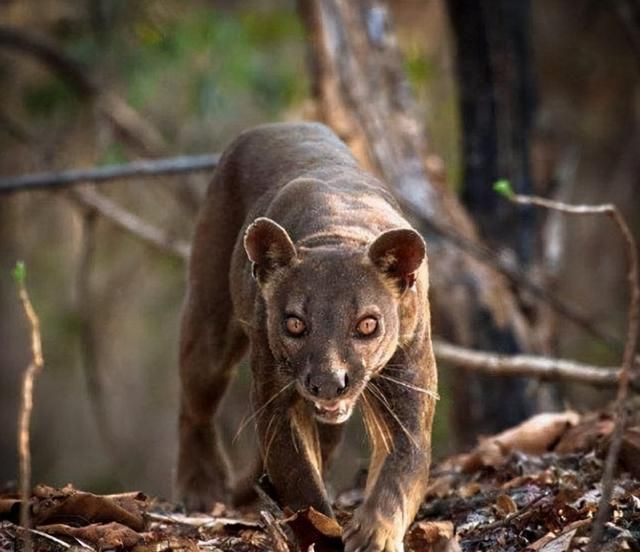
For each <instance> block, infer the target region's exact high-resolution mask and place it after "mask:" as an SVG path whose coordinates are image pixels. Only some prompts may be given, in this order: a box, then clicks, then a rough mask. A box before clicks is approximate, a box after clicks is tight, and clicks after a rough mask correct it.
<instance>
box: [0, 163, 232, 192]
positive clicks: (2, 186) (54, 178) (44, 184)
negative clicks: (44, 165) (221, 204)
mask: <svg viewBox="0 0 640 552" xmlns="http://www.w3.org/2000/svg"><path fill="white" fill-rule="evenodd" d="M219 159H220V155H219V154H211V155H182V156H178V157H167V158H163V159H155V160H144V161H132V162H131V163H123V164H121V165H108V166H106V167H94V168H91V169H77V170H70V171H60V172H45V173H37V174H27V175H24V176H14V177H9V178H0V194H3V193H10V192H17V191H27V190H39V189H45V188H46V189H56V188H66V187H69V186H72V185H73V184H86V183H88V182H93V183H100V182H109V181H113V180H118V179H123V178H133V177H135V178H143V177H144V178H146V177H152V176H159V175H172V174H183V173H192V172H197V171H208V170H211V169H213V168H215V166H216V165H217V164H218V161H219Z"/></svg>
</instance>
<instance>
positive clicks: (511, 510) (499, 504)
mask: <svg viewBox="0 0 640 552" xmlns="http://www.w3.org/2000/svg"><path fill="white" fill-rule="evenodd" d="M496 509H497V510H498V512H499V513H500V515H501V516H502V517H507V516H509V515H511V514H515V513H516V512H517V511H518V505H517V504H516V503H515V501H514V500H513V498H511V497H510V496H509V495H506V494H501V495H500V496H498V498H496Z"/></svg>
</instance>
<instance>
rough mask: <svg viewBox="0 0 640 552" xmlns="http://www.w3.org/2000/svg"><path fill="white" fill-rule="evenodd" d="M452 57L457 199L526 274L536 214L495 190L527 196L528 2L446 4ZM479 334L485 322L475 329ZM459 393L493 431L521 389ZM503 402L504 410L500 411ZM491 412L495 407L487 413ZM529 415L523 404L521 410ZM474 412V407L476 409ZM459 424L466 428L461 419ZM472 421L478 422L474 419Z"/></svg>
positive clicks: (494, 335)
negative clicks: (459, 177) (507, 185)
mask: <svg viewBox="0 0 640 552" xmlns="http://www.w3.org/2000/svg"><path fill="white" fill-rule="evenodd" d="M447 8H448V11H449V18H450V22H451V28H452V31H453V33H452V35H453V40H454V44H455V50H456V54H457V55H456V67H457V76H458V79H457V82H458V91H459V104H460V113H461V119H462V147H463V175H464V177H463V192H462V199H463V202H464V204H465V206H466V207H467V209H468V211H469V212H471V213H473V216H474V220H475V221H476V222H477V224H478V226H479V229H480V233H481V235H482V237H483V238H484V239H485V240H486V241H487V242H488V243H489V244H490V246H491V247H492V248H494V249H496V250H497V249H502V250H503V253H507V254H508V258H509V259H511V261H512V262H516V263H517V266H518V267H519V268H520V269H521V270H523V271H526V270H527V268H528V267H529V266H530V265H531V263H532V262H533V260H534V241H535V237H536V227H535V218H534V211H533V210H532V209H530V208H527V207H521V208H516V207H514V206H513V205H512V204H510V203H509V202H507V201H505V200H504V199H503V198H502V197H500V196H499V195H498V194H496V193H495V192H494V190H493V184H494V183H495V182H496V181H497V180H499V179H507V180H509V181H510V182H511V184H512V186H513V187H514V189H515V190H516V191H517V192H518V193H522V194H530V193H532V185H531V173H530V160H529V148H530V136H531V129H532V121H533V113H534V108H535V92H534V90H535V84H534V76H533V67H532V55H531V6H530V2H529V0H521V1H518V2H513V1H511V0H497V1H488V0H447ZM474 325H475V326H476V327H482V326H485V327H486V325H485V324H484V320H483V319H482V317H481V318H479V319H477V321H476V323H475V324H474ZM476 339H477V344H478V346H480V347H482V348H497V349H498V350H500V351H501V352H505V353H515V352H517V351H518V344H517V343H516V342H515V340H514V339H513V337H512V336H511V335H509V333H508V332H502V331H497V332H496V331H493V330H492V329H490V328H487V330H486V331H483V332H479V333H478V334H477V336H476ZM470 379H471V381H472V385H468V383H467V384H466V385H464V386H463V388H462V389H461V390H460V393H461V394H467V395H468V398H467V399H466V401H465V402H467V403H468V404H472V405H476V404H477V403H479V402H485V403H487V406H486V407H484V408H483V409H482V410H483V412H482V414H481V419H480V420H479V421H480V425H481V427H482V428H483V430H490V429H492V427H493V426H494V425H495V424H494V423H492V419H494V418H495V417H496V416H500V415H501V414H502V413H503V412H504V409H507V410H508V411H510V412H511V414H509V417H511V416H512V415H514V414H517V413H518V411H519V410H520V407H519V406H518V404H517V402H515V401H522V400H523V399H525V397H524V392H525V383H524V382H523V381H516V380H495V379H493V378H489V377H486V376H484V377H483V376H471V378H470ZM503 403H504V404H503ZM491 405H494V406H491ZM523 406H524V408H525V409H526V408H527V407H528V405H527V404H526V401H525V403H523ZM475 408H476V407H475V406H474V409H475ZM460 415H461V416H462V417H463V419H461V420H460V421H459V424H458V425H462V424H464V423H465V420H464V417H465V416H464V414H463V413H460ZM474 421H475V420H474Z"/></svg>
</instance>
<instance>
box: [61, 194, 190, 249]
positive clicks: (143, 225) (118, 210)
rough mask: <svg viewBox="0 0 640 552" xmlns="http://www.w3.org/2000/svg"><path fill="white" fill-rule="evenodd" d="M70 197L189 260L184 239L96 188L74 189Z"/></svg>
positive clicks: (152, 243) (143, 237) (133, 232)
mask: <svg viewBox="0 0 640 552" xmlns="http://www.w3.org/2000/svg"><path fill="white" fill-rule="evenodd" d="M70 197H72V198H73V199H74V200H75V201H78V202H79V203H81V204H82V205H84V206H86V207H90V208H92V209H95V210H96V211H97V212H98V213H100V214H101V215H102V216H103V217H105V218H106V219H107V220H109V221H110V222H112V223H113V224H115V225H116V226H118V227H119V228H121V229H123V230H126V231H127V232H129V233H131V234H133V235H134V236H136V237H137V238H139V239H141V240H142V241H144V242H146V243H148V244H149V245H152V246H153V247H155V248H156V249H159V250H160V251H162V252H164V253H168V254H170V255H173V256H174V257H178V258H180V259H182V260H187V259H188V258H189V254H190V251H191V248H190V247H189V244H188V243H187V242H185V241H183V240H180V239H176V238H173V237H172V236H171V235H169V234H168V233H167V232H165V231H164V230H162V229H160V228H158V227H156V226H153V225H152V224H149V223H148V222H146V221H145V220H143V219H141V218H140V217H139V216H138V215H135V214H134V213H131V212H130V211H127V210H126V209H124V208H123V207H121V206H120V205H118V204H117V203H115V202H114V201H112V200H110V199H109V198H108V197H106V196H104V195H102V194H100V193H98V192H96V191H94V190H80V189H77V190H72V192H71V194H70Z"/></svg>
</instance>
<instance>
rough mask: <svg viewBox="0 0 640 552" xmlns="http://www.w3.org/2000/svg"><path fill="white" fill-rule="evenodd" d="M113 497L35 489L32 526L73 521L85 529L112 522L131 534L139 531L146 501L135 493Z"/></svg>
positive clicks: (67, 488)
mask: <svg viewBox="0 0 640 552" xmlns="http://www.w3.org/2000/svg"><path fill="white" fill-rule="evenodd" d="M114 496H115V497H108V496H100V495H94V494H92V493H85V492H81V491H77V490H75V489H73V488H71V487H65V488H63V489H52V488H51V487H45V486H39V487H37V488H36V489H34V499H33V506H32V511H33V520H34V524H36V525H51V524H55V523H59V522H64V523H68V522H69V521H73V522H74V524H82V525H87V524H91V523H109V522H115V523H119V524H122V525H126V526H127V527H130V528H131V529H133V530H134V531H142V530H143V529H144V518H143V516H142V512H143V507H144V505H145V502H144V499H146V497H144V495H142V494H138V493H127V494H126V495H114Z"/></svg>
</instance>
